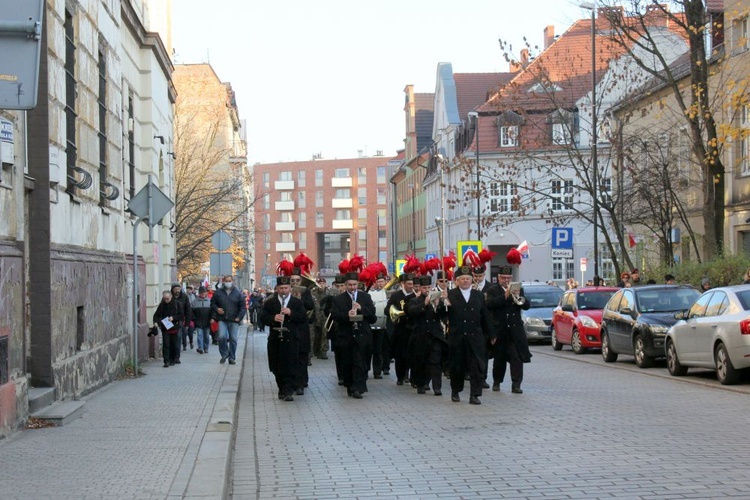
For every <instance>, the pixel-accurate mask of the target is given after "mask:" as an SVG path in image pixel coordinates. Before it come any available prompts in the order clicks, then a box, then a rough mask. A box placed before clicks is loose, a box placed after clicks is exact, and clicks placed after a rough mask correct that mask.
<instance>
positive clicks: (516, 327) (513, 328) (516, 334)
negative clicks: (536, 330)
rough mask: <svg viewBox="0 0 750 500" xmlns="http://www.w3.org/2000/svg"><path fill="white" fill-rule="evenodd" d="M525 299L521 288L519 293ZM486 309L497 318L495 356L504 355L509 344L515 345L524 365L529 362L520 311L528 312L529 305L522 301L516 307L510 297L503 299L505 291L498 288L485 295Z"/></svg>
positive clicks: (527, 341)
mask: <svg viewBox="0 0 750 500" xmlns="http://www.w3.org/2000/svg"><path fill="white" fill-rule="evenodd" d="M519 295H520V296H521V297H525V296H526V295H525V294H524V291H523V288H521V292H520V293H519ZM487 307H488V308H489V309H490V311H492V312H493V317H495V318H497V323H496V326H497V335H498V338H497V342H496V343H495V349H494V351H495V356H499V355H502V354H504V352H505V350H506V349H507V346H508V344H509V343H512V344H515V346H516V351H517V352H518V355H519V357H520V358H521V360H522V361H523V362H524V363H528V362H529V361H531V352H530V351H529V340H528V338H527V337H526V329H525V328H524V327H523V317H522V316H521V310H528V309H529V307H531V303H529V301H528V300H526V301H524V303H523V305H520V306H519V305H518V304H516V302H515V301H514V300H513V298H512V297H508V298H506V297H505V289H503V288H502V287H500V286H498V287H496V289H495V290H492V291H491V292H490V293H488V294H487Z"/></svg>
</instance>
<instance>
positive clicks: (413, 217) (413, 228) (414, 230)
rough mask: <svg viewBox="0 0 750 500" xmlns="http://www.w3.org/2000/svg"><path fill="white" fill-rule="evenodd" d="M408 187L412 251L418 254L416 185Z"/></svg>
mask: <svg viewBox="0 0 750 500" xmlns="http://www.w3.org/2000/svg"><path fill="white" fill-rule="evenodd" d="M406 187H408V188H409V189H410V190H411V251H412V252H414V253H416V244H415V240H416V234H417V213H416V211H415V208H414V207H415V205H414V194H415V191H416V190H415V189H414V184H408V185H407V186H406Z"/></svg>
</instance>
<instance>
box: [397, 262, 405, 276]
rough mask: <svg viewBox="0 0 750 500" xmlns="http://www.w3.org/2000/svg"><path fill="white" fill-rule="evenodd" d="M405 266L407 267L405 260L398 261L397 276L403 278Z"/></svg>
mask: <svg viewBox="0 0 750 500" xmlns="http://www.w3.org/2000/svg"><path fill="white" fill-rule="evenodd" d="M405 265H406V260H404V259H398V260H396V276H401V273H403V272H404V266H405Z"/></svg>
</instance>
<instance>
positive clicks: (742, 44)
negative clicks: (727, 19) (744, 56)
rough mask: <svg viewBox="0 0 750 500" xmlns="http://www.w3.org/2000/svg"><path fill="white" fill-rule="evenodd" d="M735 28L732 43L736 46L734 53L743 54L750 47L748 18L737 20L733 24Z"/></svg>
mask: <svg viewBox="0 0 750 500" xmlns="http://www.w3.org/2000/svg"><path fill="white" fill-rule="evenodd" d="M732 24H733V26H732V28H733V31H734V33H733V35H734V36H733V37H732V38H733V39H732V42H733V44H734V47H733V51H732V52H733V53H734V54H736V53H739V52H743V51H745V50H747V49H748V47H750V43H748V34H750V33H748V22H747V16H744V17H742V18H739V19H735V20H734V22H733V23H732Z"/></svg>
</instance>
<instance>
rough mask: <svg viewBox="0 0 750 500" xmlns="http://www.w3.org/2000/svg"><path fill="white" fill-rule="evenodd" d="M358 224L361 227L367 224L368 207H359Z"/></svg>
mask: <svg viewBox="0 0 750 500" xmlns="http://www.w3.org/2000/svg"><path fill="white" fill-rule="evenodd" d="M357 226H359V227H366V226H367V209H366V208H358V209H357Z"/></svg>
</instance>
